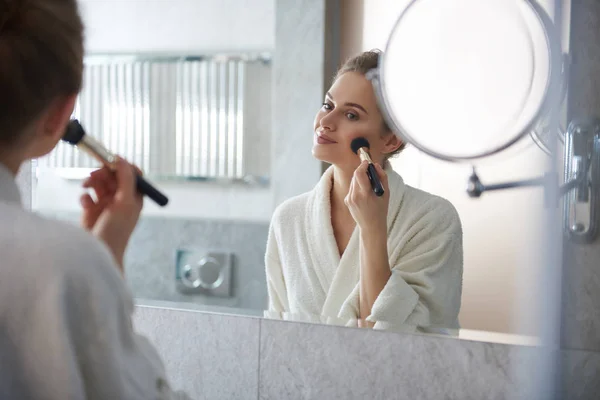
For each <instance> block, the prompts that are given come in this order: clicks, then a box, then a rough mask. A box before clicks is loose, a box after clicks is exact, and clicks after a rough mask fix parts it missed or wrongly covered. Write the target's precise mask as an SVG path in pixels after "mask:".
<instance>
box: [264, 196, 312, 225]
mask: <svg viewBox="0 0 600 400" xmlns="http://www.w3.org/2000/svg"><path fill="white" fill-rule="evenodd" d="M312 193H313V192H312V191H310V192H306V193H302V194H300V195H298V196H294V197H291V198H289V199H287V200H285V201H284V202H283V203H281V204H280V205H279V206H277V208H275V211H274V212H273V217H272V224H274V225H279V224H285V223H289V222H292V221H294V220H297V219H298V217H300V216H302V215H305V213H306V212H307V211H308V205H309V201H310V197H311V195H312Z"/></svg>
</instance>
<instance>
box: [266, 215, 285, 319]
mask: <svg viewBox="0 0 600 400" xmlns="http://www.w3.org/2000/svg"><path fill="white" fill-rule="evenodd" d="M277 221H278V218H277V213H276V214H275V215H274V216H273V219H272V222H271V226H270V228H269V236H268V239H267V250H266V253H265V270H266V276H267V291H268V293H269V306H268V311H267V313H265V316H272V317H274V318H276V317H277V316H278V313H282V312H285V311H289V305H288V300H287V292H286V286H285V279H284V277H283V269H282V266H281V259H280V256H279V246H278V242H277V235H276V226H277V224H278V222H277ZM270 314H273V315H270Z"/></svg>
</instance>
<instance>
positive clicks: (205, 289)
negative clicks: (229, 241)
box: [175, 250, 233, 297]
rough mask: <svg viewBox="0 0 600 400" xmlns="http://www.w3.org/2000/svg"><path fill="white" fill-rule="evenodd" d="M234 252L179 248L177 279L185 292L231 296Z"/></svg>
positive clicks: (177, 282) (179, 288) (180, 288)
mask: <svg viewBox="0 0 600 400" xmlns="http://www.w3.org/2000/svg"><path fill="white" fill-rule="evenodd" d="M232 265H233V254H231V253H226V252H218V251H206V250H204V251H197V250H178V251H177V257H176V271H175V279H176V285H177V290H178V291H179V292H181V293H184V294H202V295H206V296H215V297H231V281H232Z"/></svg>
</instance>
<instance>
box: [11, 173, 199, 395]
mask: <svg viewBox="0 0 600 400" xmlns="http://www.w3.org/2000/svg"><path fill="white" fill-rule="evenodd" d="M132 312H133V299H132V297H131V294H130V293H129V290H128V289H127V287H126V286H125V283H124V280H123V278H122V277H121V276H120V275H119V273H118V271H117V269H116V265H115V261H114V259H113V257H112V255H111V253H110V252H109V250H108V248H107V247H105V246H104V245H102V244H101V243H100V242H99V241H98V240H97V239H96V238H94V237H93V236H91V235H90V234H89V233H87V232H85V231H83V230H82V229H78V228H77V227H75V226H71V225H68V224H65V223H61V222H58V221H53V220H49V219H45V218H41V217H39V216H37V215H34V214H33V213H30V212H27V211H26V210H24V209H23V208H22V207H21V204H20V195H19V191H18V188H17V185H16V183H15V180H14V177H13V176H12V175H11V174H10V172H9V171H8V170H7V169H6V168H5V167H4V166H2V165H1V164H0V399H15V400H16V399H23V400H25V399H31V400H35V399H48V400H65V399H131V400H134V399H171V398H187V396H185V395H184V394H183V393H173V392H172V391H171V390H170V389H169V385H168V383H167V381H166V376H165V371H164V369H163V364H162V362H161V360H160V358H159V356H158V354H157V353H156V351H155V350H154V348H153V347H152V345H151V344H150V343H149V342H148V341H147V340H146V339H145V338H143V337H141V336H139V335H136V334H135V333H134V331H133V326H132V321H131V314H132Z"/></svg>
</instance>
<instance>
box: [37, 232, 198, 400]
mask: <svg viewBox="0 0 600 400" xmlns="http://www.w3.org/2000/svg"><path fill="white" fill-rule="evenodd" d="M77 253H79V255H77V254H74V252H71V254H70V255H66V256H65V257H64V261H63V262H64V263H69V264H71V265H74V268H70V269H69V270H68V271H69V272H68V273H65V274H62V276H57V277H56V279H55V281H54V282H51V283H50V284H49V285H48V286H47V288H46V290H45V291H44V293H43V295H42V297H41V298H40V299H39V303H40V306H39V311H40V312H44V313H46V312H47V313H48V314H49V315H53V324H52V325H51V326H47V327H46V328H45V331H46V335H47V337H52V336H56V337H58V336H59V335H61V332H64V333H63V334H62V335H64V337H63V339H62V340H58V341H60V342H62V343H64V346H63V348H64V351H65V352H66V353H67V354H68V353H70V357H67V358H65V361H66V360H67V359H70V362H69V364H70V365H71V368H72V371H73V374H74V375H72V376H78V378H79V379H78V380H79V382H80V383H81V390H82V391H83V392H84V393H86V397H87V398H97V399H100V398H103V399H109V398H110V399H187V398H188V397H187V396H186V395H185V394H183V393H180V392H174V391H172V390H171V388H170V387H169V384H168V382H167V377H166V374H165V370H164V367H163V364H162V361H161V359H160V357H159V355H158V353H157V352H156V350H155V349H154V347H153V346H152V345H151V344H150V342H149V341H148V340H146V338H144V337H142V336H140V335H138V334H136V333H135V332H134V329H133V324H132V314H133V310H134V305H133V298H132V297H131V294H130V292H129V290H128V288H127V287H126V285H125V283H124V280H123V279H122V277H121V276H120V275H119V273H118V272H117V270H116V268H115V265H114V261H113V258H112V256H111V255H110V253H109V251H108V249H106V248H104V246H102V245H100V244H97V243H92V244H91V245H90V246H88V248H87V249H85V250H84V249H81V248H79V249H78V251H77ZM86 264H87V265H88V267H84V266H85V265H86ZM44 310H46V311H44ZM39 320H40V321H41V320H43V318H40V319H39ZM65 355H66V354H65ZM57 367H58V366H57Z"/></svg>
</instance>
